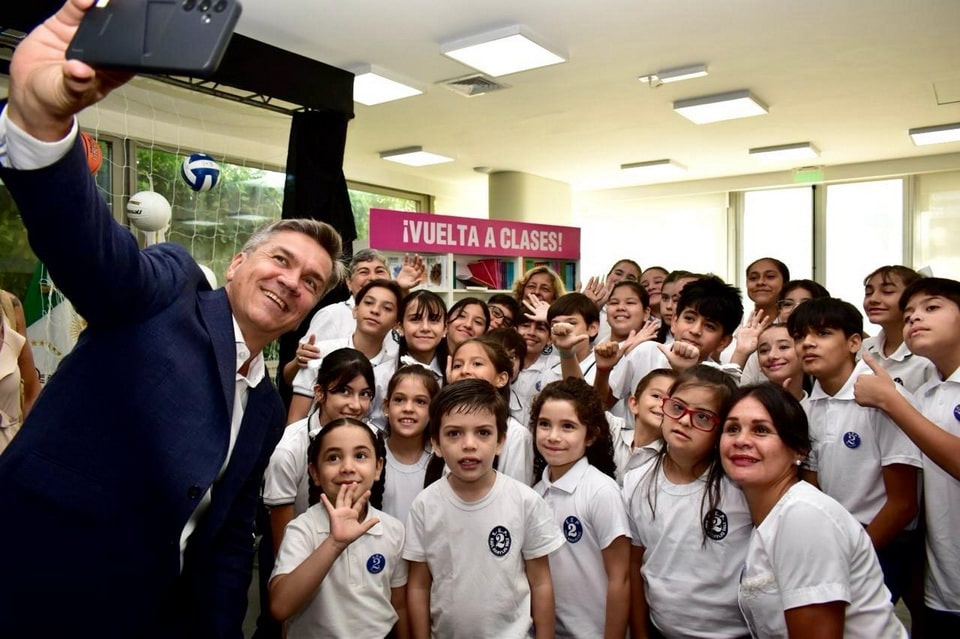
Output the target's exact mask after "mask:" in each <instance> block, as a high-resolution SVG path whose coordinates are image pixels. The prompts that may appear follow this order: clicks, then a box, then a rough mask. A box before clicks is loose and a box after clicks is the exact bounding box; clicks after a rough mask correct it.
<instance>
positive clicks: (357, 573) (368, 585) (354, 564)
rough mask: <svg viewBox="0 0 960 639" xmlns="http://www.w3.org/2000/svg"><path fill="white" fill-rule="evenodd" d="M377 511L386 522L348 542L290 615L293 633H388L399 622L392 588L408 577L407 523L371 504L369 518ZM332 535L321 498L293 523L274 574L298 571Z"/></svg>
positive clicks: (294, 636) (309, 636) (290, 636)
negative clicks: (313, 590)
mask: <svg viewBox="0 0 960 639" xmlns="http://www.w3.org/2000/svg"><path fill="white" fill-rule="evenodd" d="M372 517H379V518H380V523H378V524H377V525H375V526H374V527H373V528H371V529H370V530H368V531H367V532H366V533H364V534H363V535H361V536H360V537H359V538H358V539H357V540H356V541H354V542H353V543H352V544H350V545H349V546H347V549H346V550H344V551H343V553H342V554H341V555H340V556H339V557H337V559H336V561H334V562H333V565H332V566H331V567H330V571H329V572H328V573H327V576H326V577H325V578H324V579H323V581H321V582H320V587H319V588H317V591H316V593H315V594H314V596H313V598H312V599H311V600H310V601H309V602H308V603H307V605H306V606H304V607H303V609H301V610H300V611H299V612H297V613H296V614H295V615H293V616H292V617H291V618H290V619H289V620H288V621H287V623H286V634H287V639H313V638H314V637H360V636H365V637H385V636H387V633H389V632H390V630H391V629H392V628H393V624H395V623H396V621H397V619H398V616H397V612H396V611H395V610H394V608H393V604H392V603H391V601H390V595H391V589H392V588H400V587H402V586H404V585H406V583H407V562H406V561H404V560H403V558H402V556H401V555H402V552H403V542H404V527H403V524H401V523H400V522H399V521H398V520H397V519H395V518H394V517H391V516H390V515H388V514H386V513H383V512H380V511H379V510H377V509H376V508H373V507H372V506H368V507H367V517H366V519H370V518H372ZM366 519H365V520H366ZM329 536H330V519H329V517H328V515H327V510H326V507H325V506H324V505H323V504H322V503H320V504H316V505H314V506H312V507H311V508H309V509H308V510H307V512H305V513H303V514H302V515H300V516H299V517H297V518H296V519H294V520H293V521H291V522H290V523H289V524H287V529H286V532H284V535H283V541H282V542H281V543H280V551H279V553H278V554H277V562H276V565H274V567H273V573H272V574H271V575H270V578H271V579H273V577H276V576H277V575H286V574H289V573H291V572H293V570H294V569H296V568H297V567H298V566H299V565H300V564H302V563H303V562H304V560H306V559H307V557H309V556H310V555H311V554H312V553H313V551H314V550H316V549H317V548H319V547H320V544H321V543H323V540H325V539H326V538H327V537H329ZM360 628H362V629H363V632H364V634H363V635H361V634H359V629H360Z"/></svg>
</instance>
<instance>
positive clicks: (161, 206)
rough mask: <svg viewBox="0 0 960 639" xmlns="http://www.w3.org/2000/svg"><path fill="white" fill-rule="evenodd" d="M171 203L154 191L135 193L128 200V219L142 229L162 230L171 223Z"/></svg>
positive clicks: (150, 230) (149, 230) (148, 230)
mask: <svg viewBox="0 0 960 639" xmlns="http://www.w3.org/2000/svg"><path fill="white" fill-rule="evenodd" d="M170 214H171V212H170V203H169V202H167V198H165V197H163V196H162V195H160V194H159V193H155V192H153V191H140V192H139V193H134V194H133V196H132V197H131V198H130V201H129V202H127V219H128V220H130V223H131V224H133V225H134V226H135V227H137V228H138V229H140V230H141V231H147V232H153V231H162V230H163V229H165V228H166V227H167V225H168V224H169V223H170Z"/></svg>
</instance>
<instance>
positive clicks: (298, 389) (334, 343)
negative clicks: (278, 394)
mask: <svg viewBox="0 0 960 639" xmlns="http://www.w3.org/2000/svg"><path fill="white" fill-rule="evenodd" d="M314 346H316V347H317V348H319V349H320V357H318V358H317V359H312V360H310V361H309V362H307V366H306V368H301V369H299V370H298V371H297V374H296V376H295V377H294V378H293V392H294V393H296V394H297V395H306V396H308V397H313V387H314V385H315V384H316V383H317V371H319V370H320V366H321V365H322V364H323V359H324V357H326V356H327V355H329V354H330V353H332V352H333V351H338V350H340V349H341V348H356V346H354V344H353V336H352V335H351V336H350V337H346V338H339V339H331V340H326V341H323V342H317V343H316V344H314ZM392 361H395V360H393V359H391V358H390V355H389V353H387V350H386V349H385V348H381V349H380V352H379V353H377V354H376V355H374V356H373V357H371V358H370V365H371V366H373V368H374V371H376V369H377V367H378V366H382V365H383V364H385V363H387V362H392ZM374 401H376V397H374Z"/></svg>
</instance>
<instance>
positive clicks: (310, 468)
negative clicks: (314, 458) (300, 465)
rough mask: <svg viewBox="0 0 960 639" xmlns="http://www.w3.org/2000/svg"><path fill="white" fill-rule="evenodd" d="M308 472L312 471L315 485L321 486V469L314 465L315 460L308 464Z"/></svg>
mask: <svg viewBox="0 0 960 639" xmlns="http://www.w3.org/2000/svg"><path fill="white" fill-rule="evenodd" d="M307 472H308V473H310V480H311V481H313V485H314V486H316V487H317V488H319V487H320V471H319V470H317V467H316V466H314V465H313V462H310V463H309V464H307Z"/></svg>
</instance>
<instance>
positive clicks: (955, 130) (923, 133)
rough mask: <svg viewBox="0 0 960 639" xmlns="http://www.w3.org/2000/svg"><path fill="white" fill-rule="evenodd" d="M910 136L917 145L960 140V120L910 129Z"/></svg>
mask: <svg viewBox="0 0 960 639" xmlns="http://www.w3.org/2000/svg"><path fill="white" fill-rule="evenodd" d="M910 137H911V138H912V139H913V143H914V144H916V145H917V146H923V145H925V144H943V143H944V142H960V122H957V123H955V124H940V125H937V126H924V127H920V128H918V129H910Z"/></svg>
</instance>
